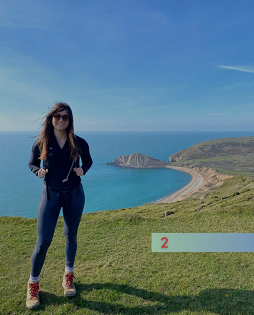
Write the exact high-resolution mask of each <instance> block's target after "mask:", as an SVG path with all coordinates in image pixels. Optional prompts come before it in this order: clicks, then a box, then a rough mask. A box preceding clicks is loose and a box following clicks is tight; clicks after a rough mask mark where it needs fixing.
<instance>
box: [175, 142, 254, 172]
mask: <svg viewBox="0 0 254 315" xmlns="http://www.w3.org/2000/svg"><path fill="white" fill-rule="evenodd" d="M169 162H170V165H172V166H178V167H187V168H195V167H198V168H202V167H209V168H212V169H214V170H216V171H217V172H218V173H224V174H229V175H246V176H254V137H242V138H223V139H215V140H207V141H204V142H201V143H198V144H196V145H193V146H191V147H189V148H188V149H184V150H181V151H179V152H177V153H175V154H172V155H171V156H170V157H169Z"/></svg>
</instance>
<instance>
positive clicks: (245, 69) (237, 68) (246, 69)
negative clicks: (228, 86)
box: [218, 65, 254, 73]
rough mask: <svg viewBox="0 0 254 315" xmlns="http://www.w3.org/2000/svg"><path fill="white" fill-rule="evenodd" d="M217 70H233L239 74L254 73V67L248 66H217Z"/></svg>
mask: <svg viewBox="0 0 254 315" xmlns="http://www.w3.org/2000/svg"><path fill="white" fill-rule="evenodd" d="M218 68H220V69H226V70H235V71H241V72H250V73H254V67H250V66H222V65H219V66H218Z"/></svg>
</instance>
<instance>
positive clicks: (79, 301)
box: [41, 283, 254, 315]
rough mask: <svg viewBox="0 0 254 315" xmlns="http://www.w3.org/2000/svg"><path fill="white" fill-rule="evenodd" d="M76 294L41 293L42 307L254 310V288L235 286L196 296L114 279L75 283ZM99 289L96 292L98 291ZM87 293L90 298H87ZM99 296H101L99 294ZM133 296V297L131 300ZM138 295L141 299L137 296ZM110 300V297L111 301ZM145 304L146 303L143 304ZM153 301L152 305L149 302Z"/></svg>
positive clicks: (160, 311) (117, 310)
mask: <svg viewBox="0 0 254 315" xmlns="http://www.w3.org/2000/svg"><path fill="white" fill-rule="evenodd" d="M76 288H77V295H76V296H75V297H73V298H71V299H67V298H64V297H59V296H56V295H54V294H50V293H46V292H41V293H42V296H41V297H42V301H41V302H42V304H41V309H43V308H45V306H46V305H49V304H54V305H61V304H66V303H68V304H72V305H73V307H74V308H76V309H80V308H84V309H87V310H91V311H96V312H99V313H100V312H101V313H102V314H119V313H121V314H124V315H133V314H155V313H158V314H171V313H172V314H173V313H179V312H181V311H193V312H201V311H202V312H204V311H207V312H213V314H230V315H232V314H254V292H253V291H247V290H240V289H239V290H233V289H207V290H203V291H201V292H200V294H199V295H195V296H185V295H178V296H171V295H165V294H162V293H157V292H149V291H147V290H143V289H138V288H135V287H131V286H129V285H119V284H113V283H102V284H100V283H94V284H80V283H79V284H76ZM92 291H94V293H95V296H96V297H94V298H93V300H91V298H89V297H88V296H89V292H92ZM96 291H97V292H96ZM110 292H114V293H115V296H116V297H117V298H118V301H121V300H124V302H122V303H125V304H128V305H130V304H131V301H135V304H136V303H137V304H138V305H139V306H133V307H130V306H124V305H123V304H115V303H114V302H113V303H111V301H112V300H113V301H115V300H114V295H113V298H112V296H111V297H110ZM86 294H88V295H87V299H86ZM98 297H99V298H98ZM128 297H130V301H128ZM136 298H138V301H137V299H136ZM109 300H110V301H109ZM140 304H143V305H144V306H140ZM149 304H150V305H149Z"/></svg>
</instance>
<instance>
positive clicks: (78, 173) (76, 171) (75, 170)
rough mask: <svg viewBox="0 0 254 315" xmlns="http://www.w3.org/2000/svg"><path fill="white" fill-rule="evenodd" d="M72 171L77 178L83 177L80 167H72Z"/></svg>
mask: <svg viewBox="0 0 254 315" xmlns="http://www.w3.org/2000/svg"><path fill="white" fill-rule="evenodd" d="M73 171H74V172H75V173H76V175H77V176H83V175H84V171H83V168H82V167H74V169H73Z"/></svg>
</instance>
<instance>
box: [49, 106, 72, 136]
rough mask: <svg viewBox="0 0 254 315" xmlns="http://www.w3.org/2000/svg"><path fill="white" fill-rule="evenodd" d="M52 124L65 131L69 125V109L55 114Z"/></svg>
mask: <svg viewBox="0 0 254 315" xmlns="http://www.w3.org/2000/svg"><path fill="white" fill-rule="evenodd" d="M52 125H53V126H54V128H55V129H57V130H59V131H64V130H66V128H67V127H68V126H69V112H68V110H67V109H65V110H62V111H61V112H57V113H56V114H54V115H53V118H52Z"/></svg>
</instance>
